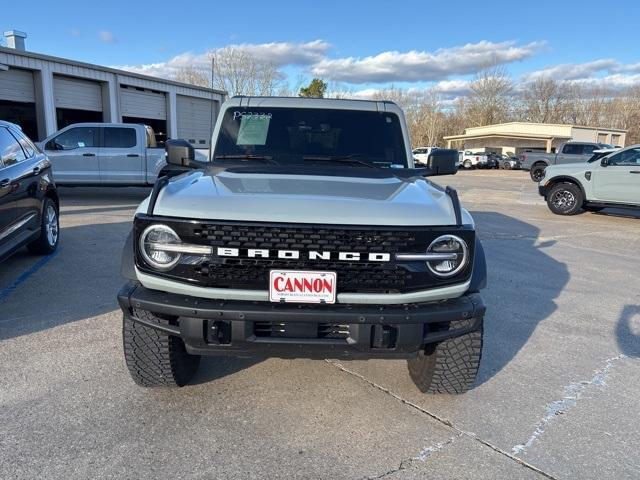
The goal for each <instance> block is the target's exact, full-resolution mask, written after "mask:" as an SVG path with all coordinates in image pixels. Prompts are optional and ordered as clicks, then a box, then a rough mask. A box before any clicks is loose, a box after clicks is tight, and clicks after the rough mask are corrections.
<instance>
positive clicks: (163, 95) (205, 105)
mask: <svg viewBox="0 0 640 480" xmlns="http://www.w3.org/2000/svg"><path fill="white" fill-rule="evenodd" d="M4 35H5V38H6V39H7V45H8V48H3V47H0V120H8V121H10V122H14V123H17V124H18V125H20V126H21V127H22V128H23V130H24V131H25V132H26V133H27V134H28V135H29V136H30V137H31V138H34V139H38V140H42V139H43V138H45V137H46V136H48V135H50V134H52V133H54V132H55V131H57V130H59V129H60V128H63V127H65V126H66V125H69V124H71V123H77V122H96V121H97V122H130V123H145V124H147V125H150V126H151V127H153V129H154V130H155V131H156V133H157V134H158V136H159V139H160V140H164V139H165V138H184V139H186V140H188V141H189V142H191V143H192V144H193V146H194V147H196V148H202V149H205V148H209V142H210V136H211V125H212V121H215V118H216V116H217V114H218V112H219V110H220V104H221V103H222V101H223V100H224V98H225V92H222V91H219V90H213V89H210V88H203V87H197V86H194V85H188V84H184V83H180V82H174V81H171V80H164V79H160V78H155V77H149V76H146V75H139V74H136V73H131V72H126V71H123V70H117V69H114V68H108V67H102V66H99V65H92V64H88V63H82V62H76V61H74V60H68V59H64V58H57V57H51V56H48V55H41V54H38V53H33V52H28V51H26V50H25V49H24V39H25V38H26V34H24V33H22V32H18V31H10V32H5V34H4Z"/></svg>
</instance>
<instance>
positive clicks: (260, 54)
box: [117, 40, 331, 78]
mask: <svg viewBox="0 0 640 480" xmlns="http://www.w3.org/2000/svg"><path fill="white" fill-rule="evenodd" d="M330 47H331V45H330V44H329V43H327V42H325V41H324V40H314V41H312V42H306V43H293V42H271V43H257V44H256V43H242V44H234V45H228V46H226V47H223V48H236V49H240V50H244V51H246V52H248V53H250V54H251V55H253V56H254V57H256V58H258V59H260V60H261V61H263V62H265V63H272V64H274V65H275V66H277V67H283V66H286V65H297V66H307V65H311V64H314V63H316V62H318V61H320V60H322V59H323V58H324V57H325V55H326V53H327V51H328V50H329V48H330ZM219 50H220V49H214V50H209V51H207V52H204V53H199V54H194V53H191V52H186V53H181V54H180V55H176V56H175V57H173V58H170V59H169V60H167V61H166V62H159V63H149V64H143V65H128V66H121V67H117V68H122V69H124V70H129V71H130V72H136V73H142V74H145V75H152V76H157V77H164V78H172V77H173V76H175V74H176V73H177V72H178V71H179V70H180V69H182V68H185V67H195V68H203V69H209V68H211V67H210V65H211V60H210V59H211V55H214V56H215V54H216V52H217V51H219Z"/></svg>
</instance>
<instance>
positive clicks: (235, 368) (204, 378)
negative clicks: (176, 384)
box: [189, 356, 264, 385]
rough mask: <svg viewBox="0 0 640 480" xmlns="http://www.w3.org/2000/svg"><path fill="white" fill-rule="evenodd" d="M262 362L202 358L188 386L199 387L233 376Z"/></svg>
mask: <svg viewBox="0 0 640 480" xmlns="http://www.w3.org/2000/svg"><path fill="white" fill-rule="evenodd" d="M262 361H264V359H263V358H239V357H227V356H221V357H208V356H207V357H202V358H201V359H200V367H199V368H198V372H197V373H196V375H195V376H194V377H193V378H192V379H191V381H190V382H189V385H200V384H203V383H209V382H212V381H214V380H218V379H220V378H223V377H227V376H229V375H233V374H234V373H237V372H239V371H241V370H245V369H247V368H249V367H251V366H253V365H255V364H256V363H260V362H262Z"/></svg>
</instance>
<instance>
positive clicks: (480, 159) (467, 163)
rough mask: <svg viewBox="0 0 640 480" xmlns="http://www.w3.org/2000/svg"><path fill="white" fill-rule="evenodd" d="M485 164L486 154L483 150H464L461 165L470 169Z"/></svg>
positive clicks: (481, 166)
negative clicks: (475, 151)
mask: <svg viewBox="0 0 640 480" xmlns="http://www.w3.org/2000/svg"><path fill="white" fill-rule="evenodd" d="M486 164H487V154H486V153H484V152H478V153H473V152H472V151H471V150H465V151H464V153H463V155H462V167H463V168H466V169H467V170H470V169H472V168H483V167H484V166H485V165H486Z"/></svg>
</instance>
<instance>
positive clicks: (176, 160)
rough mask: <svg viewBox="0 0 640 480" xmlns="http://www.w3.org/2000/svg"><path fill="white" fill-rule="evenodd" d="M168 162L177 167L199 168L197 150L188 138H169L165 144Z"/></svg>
mask: <svg viewBox="0 0 640 480" xmlns="http://www.w3.org/2000/svg"><path fill="white" fill-rule="evenodd" d="M164 149H165V151H166V152H167V163H168V164H169V165H173V166H176V167H184V168H199V167H200V166H201V165H195V156H196V154H195V150H194V148H193V147H192V146H191V144H190V143H189V142H187V141H186V140H167V141H166V142H165V144H164Z"/></svg>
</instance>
